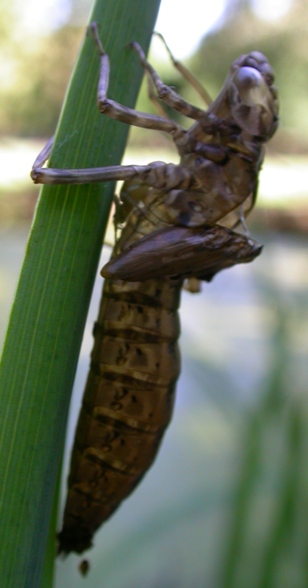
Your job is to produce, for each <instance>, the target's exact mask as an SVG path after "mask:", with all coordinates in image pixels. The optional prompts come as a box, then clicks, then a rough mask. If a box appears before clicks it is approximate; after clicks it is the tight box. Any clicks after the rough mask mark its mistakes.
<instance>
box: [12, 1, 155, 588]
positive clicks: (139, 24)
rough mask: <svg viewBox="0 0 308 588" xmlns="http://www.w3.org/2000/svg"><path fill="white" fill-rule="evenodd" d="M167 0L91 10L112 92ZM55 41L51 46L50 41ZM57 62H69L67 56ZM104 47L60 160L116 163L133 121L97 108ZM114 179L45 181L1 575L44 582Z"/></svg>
mask: <svg viewBox="0 0 308 588" xmlns="http://www.w3.org/2000/svg"><path fill="white" fill-rule="evenodd" d="M158 5H159V1H158V0H151V1H150V0H149V1H148V2H144V1H143V0H135V2H134V3H131V2H129V1H128V0H117V2H114V0H99V1H97V3H96V5H95V8H94V12H93V15H92V19H95V20H96V21H97V22H98V25H99V31H100V35H101V38H102V39H103V42H104V46H105V49H106V50H107V52H108V53H109V55H110V58H111V68H112V69H111V80H110V96H111V97H113V98H115V99H117V100H118V101H119V102H123V103H125V104H127V105H133V104H134V102H135V99H136V95H137V92H138V88H139V85H140V81H141V76H142V71H141V68H140V66H139V65H138V60H137V57H136V55H135V54H134V53H133V52H132V51H131V50H130V49H128V48H127V47H126V45H127V43H128V42H129V41H131V40H137V41H138V42H139V43H140V44H141V45H142V46H143V47H144V48H145V50H147V48H148V45H149V41H150V36H151V31H152V29H153V26H154V23H155V18H156V13H157V10H158ZM50 50H52V47H51V48H50ZM59 67H61V64H60V63H59ZM98 71H99V58H98V54H97V50H96V48H95V46H94V44H93V41H92V39H91V37H88V38H87V39H86V40H85V42H84V44H83V47H82V50H81V53H80V56H79V59H78V62H77V65H76V68H75V71H74V74H73V77H72V80H71V83H70V87H69V92H68V95H67V98H66V101H65V106H64V109H63V113H62V116H61V122H60V126H59V129H58V132H57V139H56V144H55V148H54V152H53V157H52V165H53V166H54V167H56V166H59V167H94V166H98V165H111V164H115V163H118V162H119V161H120V159H121V156H122V152H123V148H124V144H125V139H126V135H127V131H128V129H127V127H126V126H125V125H122V124H121V123H117V122H115V121H109V120H106V117H103V116H102V115H100V114H99V113H98V112H97V109H96V86H97V81H98ZM112 190H113V186H112V185H110V184H109V185H95V186H68V187H66V186H61V187H60V186H58V187H57V186H52V187H51V186H49V187H44V189H43V190H42V193H41V198H40V201H39V205H38V207H37V211H36V215H35V220H34V224H33V227H32V230H31V235H30V239H29V242H28V246H27V251H26V257H25V261H24V265H23V268H22V271H21V276H20V282H19V286H18V290H17V293H16V298H15V302H14V305H13V309H12V313H11V318H10V324H9V329H8V333H7V338H6V342H5V346H4V351H3V356H2V364H1V371H0V450H1V456H2V458H1V461H0V480H1V489H0V496H1V500H0V510H1V512H0V520H1V544H2V549H1V554H0V578H1V582H2V584H3V586H6V587H7V588H9V587H12V588H15V587H16V586H18V587H22V586H31V588H35V587H36V586H39V585H40V578H41V571H42V565H43V558H44V551H45V545H46V540H47V532H48V524H49V518H50V513H51V508H52V501H53V494H54V489H55V484H56V478H57V472H58V467H59V463H60V459H61V455H62V449H63V443H64V434H65V426H66V418H67V412H68V405H69V400H70V393H71V388H72V384H73V380H74V374H75V369H76V364H77V358H78V353H79V348H80V343H81V338H82V332H83V327H84V322H85V318H86V313H87V308H88V304H89V299H90V294H91V290H92V285H93V280H94V276H95V273H96V269H97V263H98V258H99V252H100V248H101V243H102V237H103V231H104V227H105V223H106V218H107V211H108V204H109V202H110V199H111V195H112Z"/></svg>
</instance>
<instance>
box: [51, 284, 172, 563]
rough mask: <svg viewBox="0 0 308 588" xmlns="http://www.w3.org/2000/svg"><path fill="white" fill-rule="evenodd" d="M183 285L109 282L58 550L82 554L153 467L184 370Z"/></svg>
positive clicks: (97, 335) (79, 429) (80, 421)
mask: <svg viewBox="0 0 308 588" xmlns="http://www.w3.org/2000/svg"><path fill="white" fill-rule="evenodd" d="M179 297H180V285H179V284H175V285H170V284H169V283H168V282H166V281H164V280H148V281H146V282H134V283H133V282H123V281H119V280H106V282H105V286H104V292H103V297H102V301H101V307H100V313H99V318H98V321H97V323H96V325H95V328H94V338H95V344H94V348H93V351H92V361H91V369H90V373H89V376H88V381H87V385H86V390H85V395H84V399H83V406H82V409H81V413H80V416H79V421H78V426H77V432H76V437H75V443H74V448H73V454H72V462H71V471H70V477H69V489H68V497H67V502H66V507H65V513H64V522H63V529H62V531H61V533H60V534H59V551H64V552H70V551H76V552H78V553H81V552H82V551H84V550H85V549H87V548H88V547H90V546H91V539H92V536H93V534H94V532H95V531H96V529H97V528H98V527H99V526H100V525H101V524H102V523H103V522H104V521H105V520H106V519H107V518H108V517H109V516H110V515H111V514H112V512H113V511H114V510H115V509H116V508H117V506H118V505H119V503H120V502H121V501H122V500H123V499H124V498H126V496H127V495H128V494H130V492H131V491H132V490H133V489H134V487H135V486H136V484H137V483H138V482H139V480H140V479H141V478H142V476H143V475H144V473H145V472H146V470H147V469H148V468H149V467H150V465H151V464H152V462H153V460H154V458H155V456H156V453H157V450H158V447H159V444H160V441H161V438H162V436H163V433H164V431H165V428H166V427H167V425H168V423H169V421H170V418H171V414H172V408H173V402H174V392H175V382H176V380H177V377H178V375H179V371H180V361H179V351H178V345H177V339H178V336H179V319H178V313H177V308H178V305H179Z"/></svg>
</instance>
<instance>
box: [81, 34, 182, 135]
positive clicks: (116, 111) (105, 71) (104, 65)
mask: <svg viewBox="0 0 308 588" xmlns="http://www.w3.org/2000/svg"><path fill="white" fill-rule="evenodd" d="M90 30H91V32H92V34H93V37H94V40H95V43H96V45H97V48H98V51H99V54H100V60H101V66H100V76H99V82H98V107H99V110H100V112H101V113H103V114H105V115H106V116H108V117H109V118H113V119H115V120H119V121H121V122H124V123H127V124H129V125H134V126H136V127H142V128H145V129H154V130H157V131H164V132H166V133H174V132H175V131H181V130H182V127H181V126H180V125H178V124H177V123H176V122H174V121H171V120H169V119H167V118H165V117H163V116H157V115H154V114H147V113H146V112H139V111H138V110H134V109H133V108H129V107H128V106H124V105H123V104H120V103H119V102H116V101H115V100H111V99H110V98H107V90H108V84H109V71H110V65H109V57H108V55H107V53H106V52H105V50H104V48H103V45H102V43H101V41H100V39H99V36H98V32H97V26H96V23H92V24H91V28H90Z"/></svg>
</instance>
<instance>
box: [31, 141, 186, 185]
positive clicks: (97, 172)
mask: <svg viewBox="0 0 308 588" xmlns="http://www.w3.org/2000/svg"><path fill="white" fill-rule="evenodd" d="M44 149H45V148H44ZM43 151H44V150H43ZM37 159H40V155H39V156H38V158H37ZM31 177H32V179H33V181H34V183H35V184H93V183H95V182H108V181H111V180H116V181H118V180H131V179H132V178H138V179H140V180H142V182H143V183H145V184H146V185H147V186H154V187H156V188H158V189H166V188H167V189H172V188H175V187H179V186H180V185H181V184H182V183H184V184H185V183H186V182H188V181H189V180H190V179H191V172H190V171H189V170H188V169H187V168H183V167H181V166H180V165H176V164H173V163H163V162H162V161H153V162H152V163H149V164H148V165H111V166H107V167H94V168H85V169H56V168H52V167H47V168H41V167H33V169H32V172H31Z"/></svg>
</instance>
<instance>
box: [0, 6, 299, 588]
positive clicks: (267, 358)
mask: <svg viewBox="0 0 308 588" xmlns="http://www.w3.org/2000/svg"><path fill="white" fill-rule="evenodd" d="M24 4H25V3H23V4H22V3H21V2H19V1H18V0H12V1H11V3H10V4H8V5H6V6H4V5H3V6H1V9H0V31H1V34H0V46H1V52H0V54H1V57H0V71H1V80H2V87H1V90H0V105H1V108H0V128H1V136H0V162H1V165H0V301H1V309H2V310H1V315H0V342H1V344H2V342H3V339H4V334H5V328H6V324H7V318H8V314H9V309H10V305H11V302H12V299H13V296H14V290H15V287H16V283H17V279H18V271H19V268H20V265H21V262H22V258H23V252H24V248H25V244H26V239H27V233H28V231H29V228H30V223H31V218H32V216H33V212H34V207H35V202H36V199H37V195H38V189H37V188H36V187H35V186H33V185H32V184H31V181H30V179H29V170H30V168H31V164H32V162H33V160H34V159H35V157H36V155H37V153H38V151H39V150H40V148H41V147H42V146H43V145H44V142H45V141H46V139H47V138H48V137H49V136H50V135H52V133H53V131H54V128H55V126H56V121H57V117H58V114H59V111H60V109H61V103H62V100H63V96H64V92H65V88H66V85H67V82H68V79H69V76H70V72H71V69H72V66H73V63H74V59H75V57H76V54H77V51H78V47H79V44H80V41H81V38H82V35H83V34H84V24H85V22H86V20H87V16H88V12H89V10H90V7H91V2H90V1H89V0H78V1H75V2H73V1H72V2H68V1H67V2H63V1H58V2H57V0H54V2H52V1H50V2H49V3H46V6H44V8H43V9H41V10H42V13H40V10H39V3H37V5H36V3H35V2H34V0H32V1H31V2H29V3H27V5H26V6H25V5H24ZM263 4H264V3H263V2H261V0H259V1H258V2H257V0H255V1H254V2H252V1H251V2H248V1H240V0H238V1H235V0H233V1H230V0H229V1H227V0H225V1H224V2H223V1H221V2H217V3H216V10H217V14H216V20H215V19H214V20H213V21H211V19H213V18H214V17H213V15H211V14H210V12H211V9H210V7H207V6H206V3H204V2H199V3H197V2H196V3H194V2H193V1H191V2H190V3H189V4H186V5H184V4H183V5H181V4H178V3H175V2H172V0H162V4H161V17H160V18H161V20H160V21H158V24H157V30H159V31H160V32H162V33H163V34H164V35H165V37H166V40H167V42H168V43H169V45H170V48H171V49H172V50H173V51H174V53H175V55H176V57H180V58H181V59H182V58H183V60H184V62H185V64H186V65H188V66H189V68H190V69H191V70H192V71H193V72H194V73H195V75H197V77H198V78H199V79H200V80H201V81H202V82H203V84H204V85H205V86H206V88H207V89H208V91H209V93H210V94H211V95H212V96H213V97H215V96H216V94H217V92H218V91H219V89H220V87H221V85H222V83H223V80H224V77H225V75H226V72H227V70H228V68H229V65H230V63H231V61H232V60H233V59H234V58H235V57H237V56H238V55H240V54H241V53H243V52H247V51H249V50H252V49H258V50H260V51H262V52H264V53H265V54H266V55H267V57H268V58H269V60H270V62H271V64H272V65H273V67H274V69H275V72H276V78H277V86H278V87H279V93H280V101H281V125H280V129H279V131H278V133H277V135H276V136H275V137H274V139H273V140H272V141H271V143H270V145H269V147H268V149H267V158H266V162H265V164H264V169H263V171H262V173H261V179H260V195H259V200H258V205H257V208H256V210H255V211H254V212H253V214H252V217H251V221H250V228H251V232H252V235H253V237H254V238H257V239H258V240H259V241H261V242H262V243H264V244H265V248H264V251H263V254H262V256H261V257H260V258H259V259H257V260H256V261H255V262H254V263H253V264H251V265H250V266H239V267H236V268H233V269H232V270H228V271H227V272H225V273H222V274H221V275H218V276H217V277H216V278H215V280H214V281H213V283H211V284H205V285H204V286H203V291H202V293H201V294H200V295H194V296H192V295H189V294H188V293H184V294H183V299H182V307H181V323H182V336H181V350H182V358H183V359H182V362H183V367H182V375H181V378H180V380H179V383H178V387H177V388H178V394H177V402H176V407H175V413H174V418H173V422H172V424H171V426H170V428H169V430H168V431H167V433H166V437H165V439H164V442H163V444H162V448H161V451H160V453H159V457H158V459H157V461H156V462H155V464H154V466H153V468H152V469H151V470H150V472H149V473H148V474H147V476H146V477H145V479H144V481H143V482H142V483H141V485H140V487H138V488H137V490H136V491H135V492H134V494H133V495H132V496H131V497H130V498H129V499H128V500H127V501H126V502H125V503H124V504H123V505H122V506H121V507H120V509H119V511H118V512H117V513H116V514H115V515H114V517H112V519H111V520H110V521H109V522H108V523H107V524H106V525H105V526H104V527H103V528H102V529H101V531H100V532H99V533H98V535H97V537H96V539H95V549H93V550H92V552H89V555H88V557H89V560H90V562H91V571H90V573H89V575H88V577H87V578H86V579H84V578H81V577H80V575H79V573H78V569H77V566H78V561H79V560H78V558H77V557H74V556H71V557H69V558H68V559H67V560H66V561H64V562H63V561H60V562H58V566H57V577H56V587H57V588H62V587H73V586H74V587H77V588H78V586H79V585H80V586H81V585H83V586H96V587H98V586H102V587H104V588H131V587H132V588H133V587H134V588H139V587H140V588H141V587H142V588H165V587H166V588H167V587H168V588H173V587H177V588H182V587H183V588H186V587H188V586H198V587H206V588H233V587H234V588H247V587H248V586H249V588H254V587H255V588H261V587H262V588H266V587H268V588H272V587H275V588H290V587H292V588H307V586H308V468H307V465H306V464H307V459H306V454H307V451H306V449H308V435H307V424H308V414H307V412H308V411H307V399H306V396H307V381H308V365H307V351H308V320H307V318H308V317H307V315H308V302H307V292H308V256H307V225H308V201H307V177H308V174H307V153H308V124H307V123H308V113H307V107H306V104H307V93H308V87H307V86H308V77H307V65H308V64H307V61H308V35H307V32H308V31H307V28H308V26H307V22H308V18H307V17H308V5H307V4H306V2H304V0H302V1H299V0H297V1H296V0H293V1H292V0H289V2H288V1H287V0H284V1H282V0H281V1H280V2H278V1H277V2H274V1H270V2H266V3H265V9H264V6H263ZM132 10H133V3H132ZM136 17H140V16H138V15H136ZM194 23H195V25H196V30H195V29H194ZM211 23H212V25H211V28H210V29H209V26H210V24H211ZM208 29H209V30H208ZM202 31H204V32H206V31H207V34H206V35H204V36H202V34H201V33H202ZM200 35H201V36H200ZM186 38H187V51H186V52H185V45H186ZM176 48H178V49H176ZM151 62H152V63H153V64H154V65H155V67H156V68H157V69H158V71H159V72H160V73H161V74H162V76H163V78H164V81H165V82H166V83H168V84H170V85H172V86H173V87H175V88H176V89H177V90H178V91H179V92H180V93H181V94H183V95H184V96H185V97H186V98H187V99H189V100H191V101H194V102H198V99H197V98H196V97H195V96H194V94H193V91H192V90H191V88H188V87H187V86H186V84H185V82H184V81H183V80H182V79H181V78H180V76H179V75H178V74H177V72H176V71H175V70H174V69H172V67H171V66H170V63H169V62H168V59H167V58H166V56H165V54H164V51H163V50H162V48H161V46H160V44H159V40H155V42H153V48H152V50H151ZM111 67H112V64H111ZM113 98H115V99H116V97H113ZM138 106H139V108H140V109H144V110H147V111H151V110H152V105H151V104H149V102H148V99H147V96H146V88H145V87H144V88H143V91H142V93H141V95H140V98H139V105H138ZM119 124H120V123H119ZM183 124H185V121H183ZM174 158H175V155H174V153H173V151H172V150H171V151H170V144H169V141H168V140H167V139H166V138H165V137H163V136H161V135H160V134H158V133H151V132H146V131H142V130H140V129H138V130H133V131H132V132H131V135H130V144H129V149H128V152H127V155H126V158H125V161H126V163H128V162H139V163H144V162H149V161H151V160H155V159H162V160H166V161H167V160H169V161H170V160H174ZM175 160H176V159H175ZM109 252H110V249H109V248H108V247H105V248H104V251H103V254H102V263H103V262H104V261H105V260H106V259H107V257H108V255H109ZM100 290H101V278H100V277H98V279H97V282H96V285H95V289H94V293H93V299H92V302H91V307H90V312H89V317H88V322H87V328H86V332H85V339H84V344H83V347H82V352H81V357H80V364H79V368H78V372H77V375H76V385H75V395H74V399H73V403H72V409H71V417H70V426H69V433H68V451H69V447H70V444H71V440H72V435H73V427H74V421H75V420H76V416H77V412H78V408H79V403H80V396H81V394H82V388H83V384H84V380H85V378H86V373H87V367H88V362H89V353H90V349H91V344H92V338H91V329H92V325H93V322H94V320H95V317H96V312H97V306H98V299H99V296H100ZM2 458H5V457H2ZM67 461H68V456H67V455H66V456H65V464H66V465H67ZM65 476H66V474H64V478H63V492H64V487H65Z"/></svg>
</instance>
